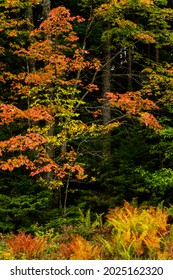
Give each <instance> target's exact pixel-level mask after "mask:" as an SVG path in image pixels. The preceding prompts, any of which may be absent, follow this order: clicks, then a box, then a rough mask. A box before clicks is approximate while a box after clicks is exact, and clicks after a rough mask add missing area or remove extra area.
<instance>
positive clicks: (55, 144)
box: [0, 7, 100, 187]
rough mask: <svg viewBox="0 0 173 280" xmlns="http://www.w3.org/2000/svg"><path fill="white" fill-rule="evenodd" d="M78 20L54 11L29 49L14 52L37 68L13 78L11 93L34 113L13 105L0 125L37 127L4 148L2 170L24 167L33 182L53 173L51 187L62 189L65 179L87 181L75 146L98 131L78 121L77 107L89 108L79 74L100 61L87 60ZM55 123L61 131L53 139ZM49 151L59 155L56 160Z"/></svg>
mask: <svg viewBox="0 0 173 280" xmlns="http://www.w3.org/2000/svg"><path fill="white" fill-rule="evenodd" d="M74 20H76V21H78V22H82V21H83V19H82V18H81V17H79V16H76V17H71V15H70V12H69V11H68V10H67V9H66V8H64V7H58V8H55V9H53V10H51V12H50V13H49V17H48V18H47V20H45V21H43V22H42V23H41V25H40V27H39V28H37V29H35V30H33V31H31V33H30V42H31V43H30V45H29V47H28V48H21V49H19V50H17V51H15V54H17V55H18V56H20V57H24V58H25V57H26V58H27V60H30V59H34V61H35V63H38V67H37V69H36V71H35V72H26V71H25V72H20V73H19V74H17V75H14V76H13V79H12V82H11V92H12V93H13V95H14V96H15V97H16V98H17V97H21V98H30V104H29V108H28V109H26V110H21V109H19V108H18V107H17V106H14V105H6V104H2V105H1V112H0V114H1V120H2V121H1V125H3V124H9V123H11V122H13V121H14V120H17V119H21V118H26V119H28V120H30V122H32V125H31V126H30V127H29V128H28V129H27V132H26V134H25V135H21V136H19V135H16V136H13V137H11V138H10V139H9V140H5V141H1V142H0V148H1V158H2V160H1V162H0V166H1V169H2V170H10V171H12V170H13V169H14V168H16V167H20V166H22V165H25V166H26V168H27V169H30V170H31V175H32V176H34V175H37V174H40V173H43V172H48V173H50V172H53V173H54V175H55V180H52V181H51V182H49V187H55V186H61V185H62V184H63V183H62V179H63V178H64V177H65V176H71V174H73V173H75V174H76V175H75V176H76V177H77V178H78V179H82V178H83V176H84V169H83V167H82V166H80V164H78V163H77V155H76V152H75V150H74V149H73V147H71V144H70V142H71V141H73V139H78V138H79V137H81V135H84V134H86V133H87V132H88V131H89V130H90V129H91V130H93V129H92V126H91V128H90V127H88V126H87V125H86V124H85V123H83V122H82V120H80V119H79V118H78V116H79V113H78V112H77V107H78V106H80V105H81V104H83V103H84V102H83V101H82V100H80V91H79V90H78V89H77V86H78V85H79V86H82V81H81V80H78V79H76V72H77V71H78V70H79V69H81V70H82V69H84V68H86V67H88V68H89V69H95V68H98V67H100V65H99V61H98V60H96V59H95V60H93V61H92V62H89V61H86V60H85V59H84V56H83V50H80V49H79V48H78V46H77V44H76V41H77V40H78V37H77V35H76V33H75V32H74V31H73V27H72V22H73V21H74ZM93 89H97V87H96V86H94V85H93V84H88V85H87V86H86V90H87V91H92V90H93ZM40 121H42V124H39V122H40ZM44 121H45V122H44ZM55 123H56V131H55V132H54V133H53V134H52V133H51V134H50V131H51V127H52V126H53V125H54V124H55ZM50 149H52V150H53V153H55V154H54V155H53V156H52V155H50V153H49V150H50ZM28 150H34V152H35V157H34V159H31V158H32V157H33V154H32V155H29V154H26V153H27V151H28ZM11 152H12V153H13V156H11ZM4 153H5V158H6V155H7V154H8V155H9V158H8V159H5V160H3V156H4ZM15 153H16V154H15ZM56 158H58V160H56Z"/></svg>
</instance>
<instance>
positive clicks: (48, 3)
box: [42, 0, 51, 20]
mask: <svg viewBox="0 0 173 280" xmlns="http://www.w3.org/2000/svg"><path fill="white" fill-rule="evenodd" d="M50 7H51V1H50V0H43V11H42V17H43V20H45V19H47V18H48V15H49V12H50Z"/></svg>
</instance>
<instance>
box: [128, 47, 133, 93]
mask: <svg viewBox="0 0 173 280" xmlns="http://www.w3.org/2000/svg"><path fill="white" fill-rule="evenodd" d="M127 88H128V91H132V50H131V47H129V48H128V84H127Z"/></svg>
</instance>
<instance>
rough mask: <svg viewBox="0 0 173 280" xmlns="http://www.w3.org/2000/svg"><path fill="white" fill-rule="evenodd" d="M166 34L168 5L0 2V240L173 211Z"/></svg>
mask: <svg viewBox="0 0 173 280" xmlns="http://www.w3.org/2000/svg"><path fill="white" fill-rule="evenodd" d="M172 29H173V2H172V1H171V0H126V1H125V0H120V1H116V0H107V1H106V0H68V1H67V0H66V1H56V0H55V1H50V0H42V1H41V0H35V1H34V0H33V1H31V0H23V1H22V0H4V1H3V0H1V1H0V125H1V126H0V156H1V158H0V232H2V233H8V232H11V231H13V232H17V231H18V230H24V231H26V232H34V230H35V228H37V229H38V228H39V227H42V228H43V229H46V230H47V229H51V228H55V229H58V228H59V227H60V226H62V225H63V224H66V225H71V224H72V225H74V224H75V223H76V222H77V221H78V219H79V218H81V215H83V214H82V213H85V212H86V213H88V214H89V212H87V211H91V213H93V215H95V214H94V213H97V215H101V214H102V213H107V211H108V209H109V208H113V207H115V206H121V205H123V203H124V200H126V201H129V202H132V203H134V204H135V203H136V204H138V205H152V206H157V205H158V204H160V203H162V205H164V206H166V207H169V206H170V205H171V204H173V124H172V120H173V64H172V62H173V31H172ZM79 209H80V210H79ZM97 217H99V216H97ZM91 219H92V217H91Z"/></svg>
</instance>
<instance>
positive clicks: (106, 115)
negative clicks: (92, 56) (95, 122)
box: [102, 39, 111, 158]
mask: <svg viewBox="0 0 173 280" xmlns="http://www.w3.org/2000/svg"><path fill="white" fill-rule="evenodd" d="M103 64H104V67H103V70H102V95H103V98H104V104H103V108H102V113H103V124H104V125H106V124H108V123H109V122H110V121H111V108H110V104H109V101H108V99H107V98H106V93H107V92H110V91H111V71H110V69H111V51H110V40H109V39H108V40H107V42H105V51H104V62H103ZM110 136H111V135H110V133H108V134H107V135H106V139H105V141H104V143H103V154H104V157H106V158H107V157H109V156H110V155H111V145H110Z"/></svg>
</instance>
